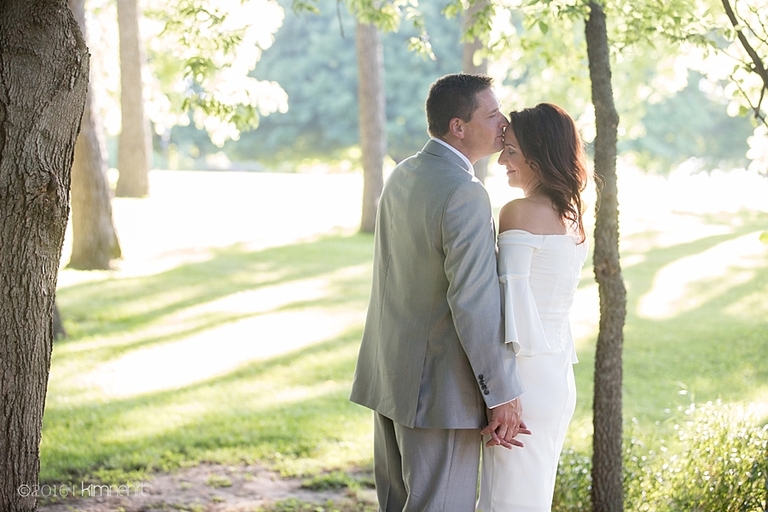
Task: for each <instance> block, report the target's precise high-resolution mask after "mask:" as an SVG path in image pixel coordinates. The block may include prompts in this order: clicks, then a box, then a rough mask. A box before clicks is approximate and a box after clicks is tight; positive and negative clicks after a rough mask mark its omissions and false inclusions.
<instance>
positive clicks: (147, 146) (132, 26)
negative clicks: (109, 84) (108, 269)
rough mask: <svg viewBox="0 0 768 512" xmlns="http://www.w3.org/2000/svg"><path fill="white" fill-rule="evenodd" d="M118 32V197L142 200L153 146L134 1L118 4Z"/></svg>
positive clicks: (142, 56) (145, 191)
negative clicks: (119, 125)
mask: <svg viewBox="0 0 768 512" xmlns="http://www.w3.org/2000/svg"><path fill="white" fill-rule="evenodd" d="M117 24H118V29H119V31H120V112H121V116H122V130H121V131H120V137H119V139H118V148H117V169H118V171H120V175H119V177H118V180H117V189H116V190H115V194H116V195H117V196H118V197H144V196H146V195H147V194H148V193H149V168H150V161H151V158H152V142H151V139H150V133H149V126H148V122H147V119H146V117H145V116H144V94H143V87H144V83H143V81H142V78H141V76H142V68H143V64H144V52H143V51H142V46H141V37H140V35H139V10H138V5H137V0H117Z"/></svg>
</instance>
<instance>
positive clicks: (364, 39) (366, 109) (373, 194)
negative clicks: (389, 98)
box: [356, 22, 387, 233]
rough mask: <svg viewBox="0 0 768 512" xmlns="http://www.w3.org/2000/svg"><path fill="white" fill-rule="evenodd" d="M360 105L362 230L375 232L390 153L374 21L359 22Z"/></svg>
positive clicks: (381, 57)
mask: <svg viewBox="0 0 768 512" xmlns="http://www.w3.org/2000/svg"><path fill="white" fill-rule="evenodd" d="M356 39H357V69H358V97H359V99H358V105H359V106H358V108H359V116H358V118H359V123H360V146H361V148H362V152H363V178H364V183H363V212H362V218H361V221H360V231H362V232H364V233H373V231H374V228H375V225H376V210H377V209H378V206H379V197H380V196H381V190H382V188H383V187H384V171H383V166H384V155H386V153H387V132H386V125H387V120H386V112H385V108H386V103H385V99H384V50H383V48H382V45H381V38H380V37H379V32H378V30H377V29H376V27H375V26H374V25H369V24H364V23H360V22H358V23H357V38H356Z"/></svg>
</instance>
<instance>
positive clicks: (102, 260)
mask: <svg viewBox="0 0 768 512" xmlns="http://www.w3.org/2000/svg"><path fill="white" fill-rule="evenodd" d="M69 7H70V9H72V12H73V13H74V15H75V19H77V22H78V24H79V25H80V30H81V31H82V33H83V34H85V33H86V26H85V1H84V0H69ZM94 116H95V111H94V109H93V93H92V91H91V90H90V88H89V90H88V95H87V96H86V100H85V110H84V112H83V120H82V123H81V125H80V136H79V137H78V138H77V145H76V146H75V161H74V164H73V165H72V254H71V256H70V260H69V265H68V266H69V267H71V268H77V269H83V270H106V269H109V268H110V261H111V260H112V259H113V258H119V257H120V255H121V252H120V244H119V242H118V240H117V234H116V232H115V225H114V223H113V221H112V204H111V202H110V190H109V184H108V183H107V176H106V170H107V163H106V159H105V157H104V155H103V153H102V149H101V148H102V143H101V140H100V136H99V133H100V132H99V129H98V128H97V126H98V123H97V122H96V118H95V117H94Z"/></svg>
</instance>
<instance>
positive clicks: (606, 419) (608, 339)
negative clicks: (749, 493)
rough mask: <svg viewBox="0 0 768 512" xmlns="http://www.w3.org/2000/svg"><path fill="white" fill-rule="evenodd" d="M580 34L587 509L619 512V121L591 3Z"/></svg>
mask: <svg viewBox="0 0 768 512" xmlns="http://www.w3.org/2000/svg"><path fill="white" fill-rule="evenodd" d="M585 31H586V38H587V54H588V56H589V75H590V78H591V80H592V103H593V104H594V106H595V119H596V126H597V136H596V138H595V174H596V176H597V178H598V180H599V181H600V182H602V185H603V188H602V190H601V192H600V194H598V200H597V205H596V219H595V253H594V258H595V261H594V266H595V278H596V280H597V283H598V289H599V293H600V331H599V333H598V337H597V352H596V354H595V391H594V411H593V412H594V419H593V421H594V430H595V431H594V454H593V457H592V507H593V510H594V511H595V512H616V511H620V510H623V491H622V458H621V442H622V414H621V381H622V355H621V353H622V345H623V341H624V334H623V329H624V318H625V314H626V302H627V296H626V290H625V288H624V281H623V280H622V276H621V266H620V264H619V205H618V195H617V183H616V140H617V130H618V125H619V116H618V114H617V113H616V107H615V105H614V102H613V88H612V86H611V62H610V55H609V50H608V35H607V32H606V25H605V13H604V11H603V9H602V6H601V5H600V4H598V3H596V2H591V3H590V14H589V17H588V19H587V22H586V28H585Z"/></svg>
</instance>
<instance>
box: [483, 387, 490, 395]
mask: <svg viewBox="0 0 768 512" xmlns="http://www.w3.org/2000/svg"><path fill="white" fill-rule="evenodd" d="M483 394H484V395H490V394H491V392H490V391H488V388H485V389H484V390H483Z"/></svg>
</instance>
